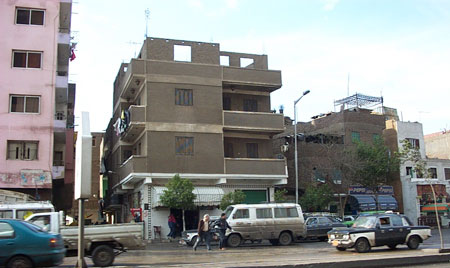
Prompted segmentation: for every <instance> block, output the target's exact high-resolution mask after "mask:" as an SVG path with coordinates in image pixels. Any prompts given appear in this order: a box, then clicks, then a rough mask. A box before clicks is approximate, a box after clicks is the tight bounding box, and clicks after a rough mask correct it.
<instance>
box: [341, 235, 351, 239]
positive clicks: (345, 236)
mask: <svg viewBox="0 0 450 268" xmlns="http://www.w3.org/2000/svg"><path fill="white" fill-rule="evenodd" d="M349 238H350V236H349V235H348V234H346V235H343V236H342V239H344V240H348V239H349Z"/></svg>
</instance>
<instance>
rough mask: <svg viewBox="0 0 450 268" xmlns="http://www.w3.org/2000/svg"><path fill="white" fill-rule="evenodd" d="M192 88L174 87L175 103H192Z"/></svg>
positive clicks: (189, 104) (185, 104) (190, 104)
mask: <svg viewBox="0 0 450 268" xmlns="http://www.w3.org/2000/svg"><path fill="white" fill-rule="evenodd" d="M193 97H194V96H193V93H192V89H175V104H176V105H183V106H192V105H194V98H193Z"/></svg>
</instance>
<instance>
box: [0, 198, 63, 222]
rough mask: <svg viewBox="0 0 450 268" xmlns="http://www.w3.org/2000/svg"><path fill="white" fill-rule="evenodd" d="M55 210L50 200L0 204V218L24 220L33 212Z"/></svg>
mask: <svg viewBox="0 0 450 268" xmlns="http://www.w3.org/2000/svg"><path fill="white" fill-rule="evenodd" d="M42 212H55V207H54V206H53V204H52V203H50V201H34V202H23V203H21V202H17V203H6V204H0V218H6V219H19V220H25V219H26V218H27V217H29V216H30V215H32V214H34V213H42Z"/></svg>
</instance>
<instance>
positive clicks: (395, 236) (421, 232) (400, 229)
mask: <svg viewBox="0 0 450 268" xmlns="http://www.w3.org/2000/svg"><path fill="white" fill-rule="evenodd" d="M429 237H431V230H430V227H429V226H413V225H412V224H411V221H410V220H409V219H408V218H407V217H406V216H404V215H399V214H391V213H383V214H374V215H366V216H365V215H360V216H359V217H358V218H357V219H356V221H355V223H354V224H353V226H352V227H351V228H347V229H334V230H331V231H329V232H328V238H329V240H328V243H330V244H332V245H333V246H335V247H336V249H337V250H339V251H344V250H346V249H347V248H355V249H356V251H357V252H359V253H363V252H368V251H370V249H371V247H379V246H388V247H389V248H391V249H395V248H396V247H397V245H401V244H406V245H407V246H408V247H409V248H410V249H417V248H418V247H419V244H420V243H422V242H423V241H424V240H425V239H428V238H429Z"/></svg>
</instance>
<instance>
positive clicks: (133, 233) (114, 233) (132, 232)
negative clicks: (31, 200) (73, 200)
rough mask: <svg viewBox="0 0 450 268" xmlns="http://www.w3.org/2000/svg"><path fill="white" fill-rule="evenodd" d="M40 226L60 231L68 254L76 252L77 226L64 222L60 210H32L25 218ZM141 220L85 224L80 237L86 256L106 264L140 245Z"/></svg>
mask: <svg viewBox="0 0 450 268" xmlns="http://www.w3.org/2000/svg"><path fill="white" fill-rule="evenodd" d="M26 221H29V222H32V223H34V224H36V225H38V226H41V227H42V228H43V229H44V230H47V231H49V232H52V233H60V234H61V236H62V238H63V240H64V245H65V247H66V248H67V253H68V255H73V254H74V253H75V254H76V251H77V248H78V226H65V222H64V216H63V213H62V212H45V213H36V214H33V215H31V216H30V217H28V218H27V219H26ZM143 233H144V225H143V223H124V224H102V225H86V226H85V229H84V241H85V250H86V256H87V257H90V258H92V261H93V262H94V264H95V265H96V266H100V267H105V266H110V265H112V263H113V262H114V258H115V256H117V255H119V254H121V253H122V252H125V251H126V250H128V249H142V248H143V247H145V242H144V240H143Z"/></svg>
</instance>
